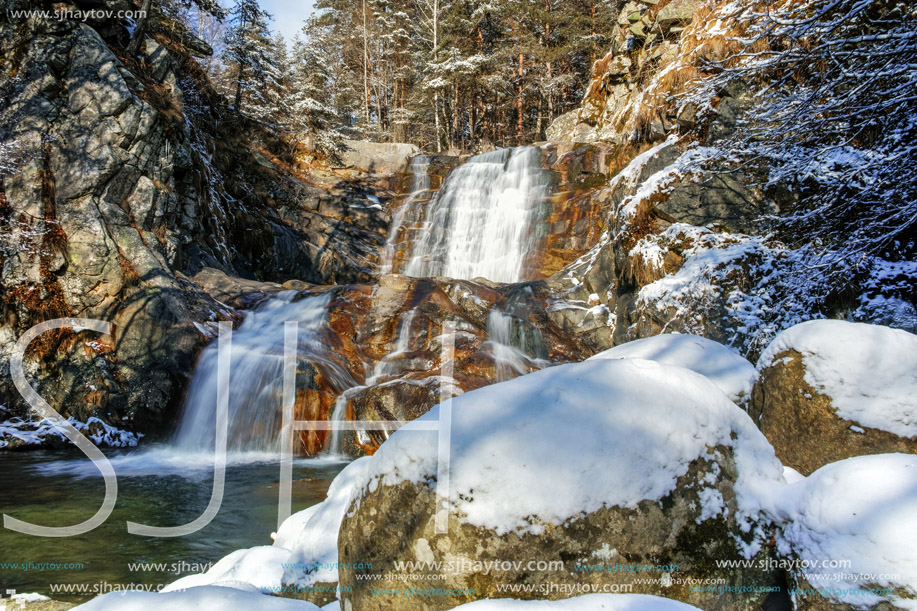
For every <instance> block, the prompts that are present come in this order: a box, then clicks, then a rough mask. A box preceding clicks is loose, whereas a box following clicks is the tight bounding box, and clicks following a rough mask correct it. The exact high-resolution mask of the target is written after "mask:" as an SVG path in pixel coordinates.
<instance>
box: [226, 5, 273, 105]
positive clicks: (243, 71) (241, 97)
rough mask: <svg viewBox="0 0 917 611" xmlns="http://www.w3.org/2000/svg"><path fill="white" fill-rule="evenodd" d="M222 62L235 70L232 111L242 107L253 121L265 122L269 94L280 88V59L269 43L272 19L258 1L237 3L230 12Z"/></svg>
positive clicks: (270, 42)
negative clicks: (247, 111)
mask: <svg viewBox="0 0 917 611" xmlns="http://www.w3.org/2000/svg"><path fill="white" fill-rule="evenodd" d="M229 15H230V23H231V26H230V28H229V31H228V32H227V34H226V49H225V51H224V52H223V60H224V61H225V62H226V63H227V64H229V65H230V66H231V67H232V68H233V70H234V89H235V93H234V96H233V97H234V107H235V110H236V112H237V113H239V114H241V113H242V110H243V105H244V106H245V107H246V109H247V110H249V111H250V114H251V115H252V116H253V117H254V118H258V119H264V118H265V117H267V116H269V114H270V109H271V99H270V96H271V93H270V92H271V91H275V90H277V89H280V88H281V87H282V83H281V81H282V77H281V70H282V68H281V66H280V58H279V57H278V53H277V50H276V49H275V48H274V45H273V44H272V41H271V34H270V29H269V27H268V21H269V20H270V18H271V16H270V14H268V13H267V12H266V11H264V10H262V9H261V7H260V5H259V4H258V2H257V0H236V4H235V6H234V7H233V8H232V10H231V11H230V12H229Z"/></svg>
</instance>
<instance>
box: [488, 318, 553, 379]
mask: <svg viewBox="0 0 917 611" xmlns="http://www.w3.org/2000/svg"><path fill="white" fill-rule="evenodd" d="M487 335H488V337H489V338H490V339H489V340H488V347H489V348H490V350H491V353H492V354H493V358H494V362H495V363H496V366H497V377H496V380H495V381H496V382H505V381H506V380H511V379H513V378H516V377H519V376H520V375H524V374H526V373H529V372H531V371H533V370H535V369H541V368H543V367H545V366H547V365H548V364H549V363H548V361H547V351H546V349H545V346H544V339H543V338H542V337H541V333H540V332H539V331H538V329H536V328H531V327H529V325H527V324H526V323H525V321H522V320H520V319H518V318H515V317H513V316H510V315H509V314H505V313H503V312H501V311H499V310H491V311H490V313H489V314H488V315H487Z"/></svg>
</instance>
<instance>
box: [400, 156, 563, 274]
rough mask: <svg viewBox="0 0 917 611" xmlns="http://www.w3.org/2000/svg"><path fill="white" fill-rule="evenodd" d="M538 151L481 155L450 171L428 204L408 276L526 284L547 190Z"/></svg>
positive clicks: (406, 271)
mask: <svg viewBox="0 0 917 611" xmlns="http://www.w3.org/2000/svg"><path fill="white" fill-rule="evenodd" d="M548 186H549V182H548V177H547V175H546V174H545V173H544V172H542V169H541V152H540V151H539V150H538V149H537V148H534V147H530V146H529V147H520V148H516V149H501V150H497V151H494V152H492V153H485V154H483V155H477V156H475V157H472V158H471V159H469V160H468V162H467V163H465V164H464V165H462V166H461V167H459V168H458V169H456V170H455V171H453V172H452V174H451V175H450V176H449V178H448V179H447V180H446V182H445V184H444V185H443V187H442V189H440V191H439V193H437V195H436V197H435V198H434V200H433V201H432V202H431V203H430V204H429V206H428V208H429V210H428V211H427V214H426V215H425V216H426V218H425V222H424V226H423V229H424V232H423V235H422V237H421V239H420V240H418V241H416V242H414V244H413V245H412V246H413V248H412V252H411V259H410V261H409V262H408V264H407V266H406V267H405V270H404V273H405V274H406V275H408V276H418V277H431V276H448V277H450V278H464V279H473V278H476V277H484V278H487V279H488V280H492V281H495V282H516V281H519V280H522V279H523V278H522V275H523V272H524V270H523V262H524V260H525V256H526V254H527V253H528V252H529V251H530V250H531V249H532V247H533V245H534V241H535V237H534V235H533V234H534V232H533V231H532V227H531V226H532V221H533V219H534V217H535V212H536V211H537V208H538V206H539V204H540V203H541V202H542V201H543V200H544V198H545V197H546V195H547V191H548Z"/></svg>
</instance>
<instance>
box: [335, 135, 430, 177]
mask: <svg viewBox="0 0 917 611" xmlns="http://www.w3.org/2000/svg"><path fill="white" fill-rule="evenodd" d="M345 144H346V145H347V150H346V151H344V153H343V154H342V155H341V160H342V162H343V165H344V167H350V168H356V169H358V170H362V171H364V172H369V173H372V174H399V173H401V172H404V171H405V170H406V169H407V167H408V163H410V161H411V157H413V156H414V155H417V154H419V153H420V149H418V148H417V147H416V146H415V145H413V144H399V143H394V144H391V143H385V142H367V141H365V140H346V141H345Z"/></svg>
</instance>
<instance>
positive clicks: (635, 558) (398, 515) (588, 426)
mask: <svg viewBox="0 0 917 611" xmlns="http://www.w3.org/2000/svg"><path fill="white" fill-rule="evenodd" d="M440 410H441V408H440V407H436V408H434V409H433V410H431V411H430V412H429V413H428V414H426V415H424V416H422V417H421V419H420V420H437V419H438V418H439V414H440ZM450 453H451V461H452V462H451V469H450V478H451V486H450V494H449V503H450V506H451V511H450V523H449V533H448V536H446V535H442V534H436V533H435V529H434V514H433V510H434V498H435V486H434V478H435V476H436V470H437V454H438V453H437V436H436V435H434V434H432V433H424V432H419V431H410V430H404V429H402V430H400V431H398V432H396V433H395V434H394V435H393V436H392V437H391V438H390V439H389V440H388V441H387V442H386V443H385V444H383V445H382V447H381V448H380V449H379V451H378V452H377V453H376V454H375V455H374V456H373V457H372V458H370V459H369V461H368V462H367V463H366V464H367V468H366V472H365V474H364V477H363V480H362V482H361V483H359V484H358V487H357V495H356V497H355V500H354V503H353V505H352V506H351V510H350V512H349V513H348V515H347V516H346V517H345V519H344V522H343V524H342V526H341V533H340V536H339V545H340V557H339V560H340V562H341V563H342V568H341V569H340V577H341V586H342V589H343V590H345V592H344V593H343V594H342V597H343V599H344V603H345V606H346V604H347V603H351V604H352V605H353V608H354V609H357V608H359V609H361V610H365V611H371V610H374V609H379V610H381V609H386V610H395V611H397V610H398V609H409V608H411V604H412V601H411V600H410V599H408V598H405V597H398V596H380V595H372V594H371V592H370V588H372V589H375V590H377V591H378V590H379V589H386V588H405V587H414V588H436V589H452V590H453V591H457V590H462V589H465V588H474V590H475V595H474V596H473V597H469V596H463V595H461V594H455V595H447V596H440V597H437V598H435V599H433V598H431V599H430V600H428V601H426V602H427V604H428V605H430V606H429V608H430V609H448V608H450V607H451V606H455V605H456V604H460V603H463V602H468V601H469V600H471V599H473V598H480V597H498V596H500V595H501V594H500V592H499V590H498V585H499V584H501V583H525V584H529V585H533V586H535V588H534V590H533V591H532V592H531V593H528V594H526V596H528V597H530V598H544V597H548V598H563V597H569V596H572V595H574V594H576V593H577V590H575V589H572V588H574V587H576V586H582V585H583V584H592V583H596V584H609V585H615V584H621V583H628V584H630V583H633V575H629V576H627V575H620V574H617V575H614V574H611V573H607V572H601V571H600V572H593V573H584V572H578V571H576V568H575V567H576V565H580V564H595V563H596V562H599V563H602V562H609V561H610V563H613V562H615V561H624V559H625V558H626V561H627V562H640V563H645V564H670V563H671V564H677V565H679V571H678V573H677V574H675V575H670V577H673V576H674V577H679V578H686V577H696V576H699V575H704V576H705V577H707V576H710V575H715V576H717V577H723V578H724V579H725V580H726V583H729V584H730V585H734V586H739V587H740V586H743V585H749V584H752V583H753V584H754V585H755V586H762V585H768V584H769V583H771V582H772V580H773V578H774V576H773V575H772V574H770V573H768V572H765V571H763V570H758V569H754V570H752V571H745V572H736V571H729V570H726V569H720V568H718V567H716V566H715V565H713V563H712V562H711V561H710V558H722V559H729V558H735V559H739V558H752V557H755V556H756V555H762V554H767V553H769V550H768V549H766V548H762V547H761V543H762V541H763V540H765V538H766V537H769V534H768V529H769V524H768V523H767V522H766V521H765V520H763V519H762V518H761V517H760V512H761V510H762V509H765V508H766V507H768V506H769V504H770V501H769V499H770V498H771V497H772V496H773V494H774V492H775V489H776V488H779V487H780V486H783V485H784V479H783V475H782V471H783V470H782V466H781V465H780V463H779V462H778V461H777V460H776V458H775V457H774V454H773V449H772V448H771V447H770V445H769V444H768V443H767V441H766V439H765V438H764V437H763V436H762V435H761V433H760V432H759V431H758V430H757V429H756V428H755V426H754V424H753V423H752V421H751V420H750V419H749V418H748V416H747V414H745V413H744V412H743V411H742V410H741V409H739V408H738V407H736V406H735V405H734V404H733V403H732V402H730V401H729V400H728V398H727V397H726V396H725V395H723V393H722V392H721V391H720V390H719V388H718V387H717V386H716V385H715V384H713V383H712V382H711V381H709V380H708V379H706V378H704V377H703V376H701V375H699V374H697V373H694V372H692V371H689V370H687V369H684V368H680V367H671V366H667V365H662V364H659V363H654V362H651V361H646V360H642V359H626V360H604V359H600V360H595V361H587V362H584V363H576V364H570V365H563V366H560V367H555V368H551V369H548V370H544V371H541V372H537V373H534V374H530V375H527V376H523V377H521V378H517V379H516V380H513V381H510V382H506V383H502V384H497V385H495V386H490V387H487V388H483V389H480V390H476V391H473V392H470V393H467V394H465V395H462V396H461V397H458V398H456V399H454V400H453V412H452V434H451V447H450ZM548 558H550V559H557V558H563V559H564V561H565V567H564V569H563V570H556V569H555V570H554V571H538V570H529V569H528V568H527V567H526V565H525V561H528V560H536V561H537V560H541V559H548ZM399 561H422V562H436V561H452V562H453V563H455V564H454V565H453V566H452V567H451V568H456V567H457V570H451V568H450V567H448V566H447V567H441V570H433V571H431V573H430V574H429V575H421V576H419V577H421V579H418V576H417V575H413V576H411V578H410V579H409V580H407V579H408V578H406V577H402V576H399V575H398V573H399V571H397V570H396V568H395V563H396V562H399ZM465 561H467V564H463V562H465ZM520 561H522V562H521V564H522V566H521V567H519V566H518V563H519V562H520ZM484 562H500V563H506V564H503V565H502V566H503V568H502V569H501V570H500V571H489V570H487V569H484V568H483V567H482V563H484ZM356 563H371V564H372V567H373V568H372V571H371V572H372V573H376V574H380V573H382V574H384V573H387V572H388V571H391V572H392V573H395V574H394V575H392V574H389V575H386V576H385V577H384V578H383V579H381V580H376V581H369V582H368V581H366V580H365V579H359V578H357V577H356V574H357V573H358V572H360V571H359V570H356V569H351V568H347V567H348V565H353V564H356ZM463 567H464V568H463ZM756 571H757V572H756ZM400 572H402V573H403V571H400ZM647 576H648V575H640V576H639V577H647ZM653 576H654V577H661V575H659V574H656V575H653ZM549 582H551V583H561V582H563V583H566V585H567V587H568V589H567V590H566V591H561V592H557V591H552V592H548V593H545V592H541V591H539V590H538V587H540V586H542V585H545V584H547V583H549ZM349 587H352V588H353V591H352V592H347V591H346V590H347V588H349ZM612 591H614V590H612ZM634 592H635V593H645V594H657V593H664V594H665V595H666V596H669V597H672V598H678V599H680V600H683V601H686V602H690V603H692V604H696V605H698V606H700V607H702V608H705V609H707V610H708V611H715V610H719V609H723V610H725V609H730V610H742V609H752V608H755V609H757V606H756V605H758V606H759V605H760V604H761V603H762V602H763V599H764V597H765V596H766V594H761V593H760V592H759V593H756V594H751V595H749V594H748V593H743V594H740V595H738V594H737V595H731V594H728V593H727V594H725V595H721V594H718V593H713V592H707V593H704V592H691V591H690V589H689V587H687V585H684V584H679V583H678V582H677V580H676V582H675V583H671V582H670V583H669V586H668V587H665V586H663V585H658V584H636V583H634ZM514 595H518V594H514Z"/></svg>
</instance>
